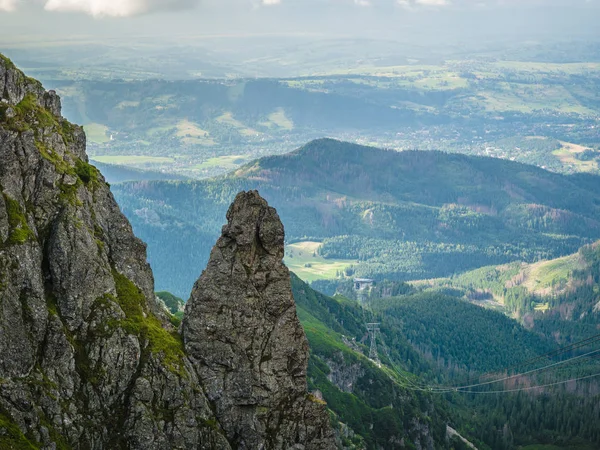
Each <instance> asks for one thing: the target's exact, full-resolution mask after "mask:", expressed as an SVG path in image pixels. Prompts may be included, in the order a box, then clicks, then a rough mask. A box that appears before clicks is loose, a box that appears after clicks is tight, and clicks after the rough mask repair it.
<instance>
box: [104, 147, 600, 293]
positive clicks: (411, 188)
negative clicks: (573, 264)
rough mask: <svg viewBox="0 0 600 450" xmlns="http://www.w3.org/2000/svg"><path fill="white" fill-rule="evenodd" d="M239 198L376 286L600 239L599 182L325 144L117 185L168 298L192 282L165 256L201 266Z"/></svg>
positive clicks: (472, 160) (474, 160)
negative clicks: (258, 197)
mask: <svg viewBox="0 0 600 450" xmlns="http://www.w3.org/2000/svg"><path fill="white" fill-rule="evenodd" d="M240 189H259V190H260V192H261V194H262V195H264V196H265V198H267V199H268V200H269V202H270V203H272V204H273V205H275V206H276V207H277V209H278V211H279V212H280V214H281V216H282V219H283V220H284V223H285V224H286V232H287V237H288V240H289V241H290V242H298V241H318V242H321V243H322V245H321V246H320V248H319V249H318V251H319V254H320V256H323V257H325V258H330V259H341V260H354V261H357V262H359V263H358V264H356V265H355V267H354V268H353V272H354V273H356V274H358V275H365V276H371V277H377V278H390V279H419V278H430V277H437V276H444V275H449V274H452V273H456V272H459V271H463V270H466V269H469V268H474V267H480V266H483V265H489V264H500V263H504V262H509V261H514V260H526V261H535V260H537V259H540V258H552V257H557V256H562V255H565V254H569V253H571V252H574V251H576V249H577V248H579V247H580V246H581V245H583V244H585V243H588V242H590V241H591V240H593V239H596V238H598V237H600V183H598V182H597V179H596V178H592V179H590V178H584V177H569V176H562V175H557V174H553V173H550V172H546V171H544V170H542V169H539V168H536V167H533V166H527V165H523V164H518V163H514V162H510V161H505V160H499V159H491V158H479V157H468V156H462V155H451V154H444V153H440V152H401V153H398V152H393V151H386V150H380V149H375V148H369V147H362V146H358V145H354V144H348V143H343V142H338V141H333V140H329V139H323V140H318V141H313V142H311V143H309V144H307V145H306V146H304V147H302V148H301V149H298V150H297V151H295V152H292V153H290V154H288V155H283V156H272V157H267V158H263V159H260V160H258V161H256V162H254V163H251V164H248V165H247V166H244V167H243V168H241V169H239V170H237V171H235V172H233V173H231V174H230V175H228V176H226V177H221V178H215V179H212V180H206V181H198V182H141V183H127V184H124V185H120V186H117V187H116V188H115V192H116V195H117V198H118V200H119V203H120V204H121V205H122V207H123V209H124V212H125V214H126V215H127V216H128V217H129V218H130V219H131V220H132V222H133V224H134V227H135V229H136V231H137V232H138V233H140V235H141V236H142V237H143V238H144V239H146V240H147V242H148V243H149V251H150V262H151V264H152V265H153V267H154V269H155V270H156V273H157V278H158V283H159V286H160V287H161V289H162V288H164V289H167V290H171V291H174V292H175V293H176V294H178V295H185V293H186V292H187V290H188V289H190V286H191V283H192V280H193V276H192V274H191V273H187V272H181V271H179V272H178V273H175V272H174V271H172V270H171V269H169V267H171V266H173V264H172V263H173V261H172V260H171V258H173V256H170V255H169V254H166V252H165V251H164V249H165V248H181V252H178V253H177V255H178V257H180V256H181V255H184V258H186V260H189V261H190V262H192V261H193V262H194V263H195V262H196V261H205V260H206V258H207V256H208V252H207V250H208V245H206V241H207V240H209V237H210V236H213V235H216V234H218V230H219V228H220V226H221V220H220V217H221V214H222V212H224V209H225V207H226V205H227V204H228V202H229V201H230V199H231V198H232V197H233V195H235V193H236V192H237V191H238V190H240ZM170 229H173V230H175V229H176V230H177V231H170ZM182 236H186V241H187V242H185V243H184V242H182V241H183V238H182ZM188 239H189V240H188ZM163 280H164V281H163ZM167 280H168V281H167Z"/></svg>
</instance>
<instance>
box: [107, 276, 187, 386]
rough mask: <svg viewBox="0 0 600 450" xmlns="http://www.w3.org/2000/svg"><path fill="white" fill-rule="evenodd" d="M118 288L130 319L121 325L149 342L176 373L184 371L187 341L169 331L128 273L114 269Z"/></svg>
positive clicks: (155, 352)
mask: <svg viewBox="0 0 600 450" xmlns="http://www.w3.org/2000/svg"><path fill="white" fill-rule="evenodd" d="M113 278H114V280H115V287H116V290H117V299H116V300H117V302H118V304H119V306H120V307H121V309H122V310H123V312H124V313H125V316H126V318H125V319H124V320H122V321H120V323H119V324H120V326H121V327H122V328H123V329H124V330H125V331H127V332H128V333H130V334H133V335H135V336H138V337H139V338H141V339H143V340H145V341H146V342H147V343H148V349H149V350H150V352H151V353H152V354H153V355H156V356H159V357H160V358H162V361H163V362H164V364H165V366H166V367H167V368H168V369H169V370H171V371H172V372H175V373H179V374H180V375H182V374H183V371H182V369H183V358H184V355H185V353H184V349H183V340H182V338H181V336H180V335H179V333H178V332H176V331H168V330H166V329H165V328H164V327H163V326H162V323H161V322H160V320H159V319H158V318H157V317H156V316H155V315H154V314H153V313H152V312H151V311H150V310H149V309H148V304H147V301H146V297H145V296H144V294H143V293H142V291H141V290H140V289H139V288H138V287H137V286H136V285H135V284H134V283H133V282H132V281H131V280H129V278H127V277H126V276H125V275H122V274H120V273H119V272H117V271H116V270H113Z"/></svg>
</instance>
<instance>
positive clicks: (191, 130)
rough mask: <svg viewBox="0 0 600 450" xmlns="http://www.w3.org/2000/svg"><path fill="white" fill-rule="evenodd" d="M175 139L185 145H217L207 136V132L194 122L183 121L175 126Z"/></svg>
mask: <svg viewBox="0 0 600 450" xmlns="http://www.w3.org/2000/svg"><path fill="white" fill-rule="evenodd" d="M176 136H177V137H180V138H182V139H181V140H182V141H183V142H184V143H185V144H198V145H206V146H212V145H216V144H217V143H216V142H215V141H214V139H212V138H211V137H210V135H209V132H208V131H206V130H203V129H202V128H200V127H199V126H198V125H197V124H195V123H194V122H190V121H189V120H187V119H185V120H182V121H181V122H179V123H178V124H177V134H176Z"/></svg>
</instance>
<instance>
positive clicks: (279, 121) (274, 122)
mask: <svg viewBox="0 0 600 450" xmlns="http://www.w3.org/2000/svg"><path fill="white" fill-rule="evenodd" d="M260 125H263V126H265V127H268V128H273V127H276V128H279V129H281V130H287V131H291V130H293V129H294V122H292V120H291V119H289V118H288V117H287V116H286V115H285V110H284V109H283V108H277V109H276V110H275V112H274V113H271V114H269V117H268V120H267V121H266V122H261V124H260Z"/></svg>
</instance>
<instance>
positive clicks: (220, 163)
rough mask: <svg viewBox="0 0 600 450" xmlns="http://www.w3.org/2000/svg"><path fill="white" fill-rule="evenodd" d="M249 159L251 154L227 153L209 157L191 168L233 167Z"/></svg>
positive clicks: (229, 168) (228, 168)
mask: <svg viewBox="0 0 600 450" xmlns="http://www.w3.org/2000/svg"><path fill="white" fill-rule="evenodd" d="M250 159H251V155H228V156H218V157H216V158H210V159H208V160H206V161H204V162H202V163H200V164H196V165H195V166H192V168H191V170H206V169H215V168H223V169H227V170H231V169H235V168H237V167H239V166H240V165H242V164H245V163H247V162H248V161H249V160H250Z"/></svg>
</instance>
